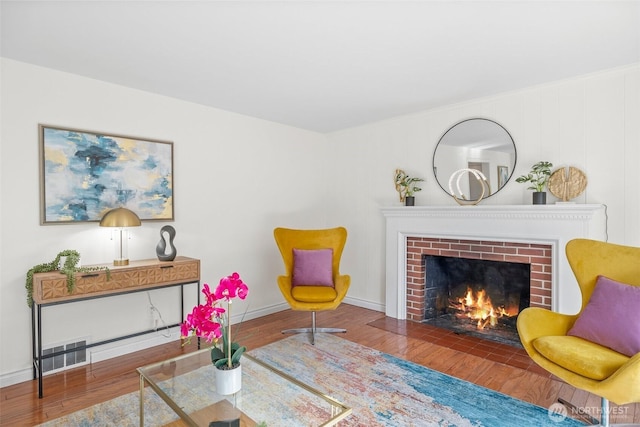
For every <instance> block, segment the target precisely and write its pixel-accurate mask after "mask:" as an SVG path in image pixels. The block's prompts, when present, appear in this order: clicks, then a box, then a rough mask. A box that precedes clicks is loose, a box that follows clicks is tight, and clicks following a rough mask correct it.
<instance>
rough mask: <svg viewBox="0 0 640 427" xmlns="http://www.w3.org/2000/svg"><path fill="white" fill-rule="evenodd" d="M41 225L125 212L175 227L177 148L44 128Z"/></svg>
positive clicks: (41, 154)
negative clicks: (174, 174)
mask: <svg viewBox="0 0 640 427" xmlns="http://www.w3.org/2000/svg"><path fill="white" fill-rule="evenodd" d="M38 130H39V137H40V138H39V139H40V205H41V208H40V209H41V212H40V223H41V224H58V223H77V222H87V221H100V219H101V218H102V216H103V215H104V214H105V213H106V212H107V211H108V210H110V209H113V208H117V207H126V208H128V209H130V210H132V211H134V212H135V213H136V214H137V215H138V216H139V217H140V219H141V220H143V221H154V220H156V221H173V219H174V215H173V200H174V193H173V143H172V142H166V141H157V140H152V139H140V138H133V137H130V136H122V135H108V134H104V133H98V132H91V131H86V130H79V129H66V128H59V127H53V126H47V125H39V129H38Z"/></svg>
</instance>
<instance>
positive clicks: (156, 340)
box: [0, 297, 384, 387]
mask: <svg viewBox="0 0 640 427" xmlns="http://www.w3.org/2000/svg"><path fill="white" fill-rule="evenodd" d="M344 302H345V303H347V304H351V305H355V306H357V307H363V308H368V309H370V310H375V311H381V312H383V313H384V305H383V304H378V303H373V302H371V301H366V300H362V299H358V298H351V297H346V298H345V299H344ZM288 309H289V305H288V304H287V303H286V302H282V303H279V304H274V305H271V306H267V307H261V308H259V309H257V310H249V311H247V313H246V314H238V315H235V316H232V318H231V323H232V324H237V323H239V322H240V321H241V320H251V319H257V318H259V317H263V316H266V315H268V314H273V313H277V312H279V311H284V310H288ZM243 316H244V319H243ZM164 335H168V336H164ZM179 339H180V328H179V327H178V326H175V327H173V328H171V329H170V330H169V334H167V330H159V331H157V332H152V333H149V334H147V335H143V336H140V337H134V338H128V339H126V340H122V341H117V342H114V343H109V344H105V345H102V346H98V347H93V348H90V349H89V355H88V358H89V360H90V361H91V363H96V362H101V361H103V360H107V359H111V358H114V357H119V356H124V355H126V354H129V353H133V352H135V351H139V350H144V349H147V348H151V347H155V346H157V345H162V344H166V343H169V342H173V341H178V340H179ZM176 345H178V344H177V343H176ZM72 368H73V367H72ZM31 380H33V370H32V369H31V368H26V369H21V370H19V371H16V372H11V373H8V374H2V375H0V387H8V386H10V385H13V384H18V383H21V382H25V381H31Z"/></svg>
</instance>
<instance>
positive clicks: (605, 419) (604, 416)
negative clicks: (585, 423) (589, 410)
mask: <svg viewBox="0 0 640 427" xmlns="http://www.w3.org/2000/svg"><path fill="white" fill-rule="evenodd" d="M600 407H601V410H602V413H601V414H600V424H601V425H602V426H603V427H609V400H608V399H605V398H604V397H603V398H602V404H601V405H600Z"/></svg>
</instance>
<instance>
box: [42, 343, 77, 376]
mask: <svg viewBox="0 0 640 427" xmlns="http://www.w3.org/2000/svg"><path fill="white" fill-rule="evenodd" d="M86 345H87V340H86V339H84V340H81V341H77V342H72V343H67V344H60V345H56V346H53V347H51V348H45V349H43V350H42V354H43V356H47V355H49V354H53V353H57V352H60V351H66V350H73V349H74V348H79V350H76V351H70V352H69V353H65V354H59V355H57V356H53V357H49V358H46V359H45V358H43V359H42V373H54V372H58V371H63V370H65V369H68V368H69V367H71V366H80V365H86V364H87V363H88V362H87V349H86V347H85V346H86Z"/></svg>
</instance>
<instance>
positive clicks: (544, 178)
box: [516, 160, 553, 193]
mask: <svg viewBox="0 0 640 427" xmlns="http://www.w3.org/2000/svg"><path fill="white" fill-rule="evenodd" d="M552 167H553V164H552V163H551V162H545V161H544V160H542V161H539V162H538V163H536V164H535V165H533V166H532V167H531V172H529V174H527V175H522V176H521V177H519V178H516V182H519V183H521V184H522V183H525V182H530V183H531V186H529V187H527V190H535V191H537V192H538V193H541V192H543V191H544V187H545V185H547V182H548V181H549V176H551V168H552Z"/></svg>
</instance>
